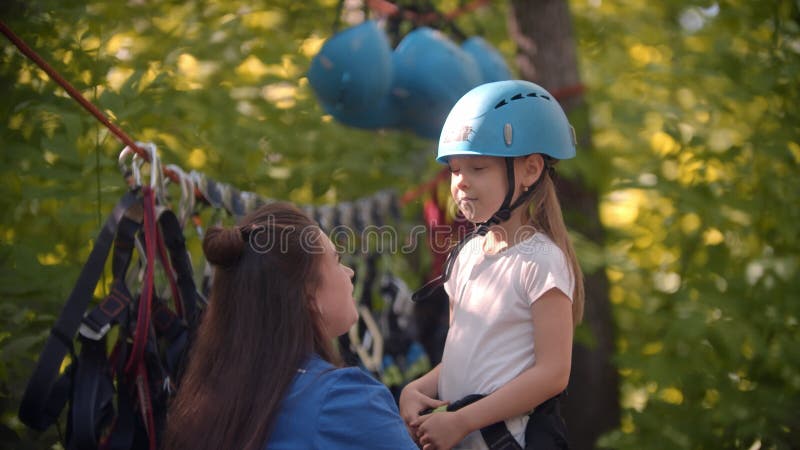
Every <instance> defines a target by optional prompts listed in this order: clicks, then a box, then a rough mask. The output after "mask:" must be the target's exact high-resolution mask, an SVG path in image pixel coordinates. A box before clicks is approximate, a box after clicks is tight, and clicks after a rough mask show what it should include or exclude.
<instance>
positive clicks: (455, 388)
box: [400, 80, 583, 450]
mask: <svg viewBox="0 0 800 450" xmlns="http://www.w3.org/2000/svg"><path fill="white" fill-rule="evenodd" d="M574 156H575V138H574V131H573V130H572V127H571V126H570V125H569V122H568V121H567V118H566V116H565V115H564V112H563V110H562V109H561V106H560V105H559V104H558V103H557V102H556V100H555V98H553V96H552V95H550V94H549V93H548V92H547V91H546V90H544V89H543V88H541V87H540V86H538V85H536V84H533V83H530V82H527V81H520V80H510V81H499V82H494V83H488V84H484V85H481V86H478V87H476V88H474V89H473V90H471V91H470V92H468V93H467V94H465V95H464V97H462V98H461V99H460V100H459V101H458V102H457V103H456V105H455V106H454V107H453V109H452V111H451V112H450V114H449V116H448V117H447V120H446V122H445V124H444V127H443V131H442V134H441V138H440V140H439V150H438V156H437V160H438V161H439V162H442V163H446V164H448V165H449V167H450V171H451V174H452V176H451V185H450V186H451V193H452V196H453V200H455V202H456V204H457V206H458V208H459V210H460V211H461V213H462V214H463V215H464V216H465V217H466V218H467V219H468V220H469V221H471V222H473V223H474V224H475V225H476V229H475V232H474V233H473V234H472V235H470V236H469V237H468V238H465V240H464V241H462V242H461V243H460V244H459V246H457V247H456V249H455V251H454V252H453V253H451V256H450V258H449V261H448V263H447V264H446V267H445V273H444V274H443V277H444V281H445V283H444V288H445V291H446V292H447V294H448V296H449V298H450V330H449V332H448V335H447V340H446V342H445V347H444V354H443V357H442V362H441V364H439V365H438V366H437V367H436V368H434V369H433V370H432V371H430V372H429V373H428V374H426V375H424V376H423V377H421V378H419V379H417V380H415V381H413V382H411V383H409V384H408V385H407V386H406V388H405V389H404V390H403V392H402V394H401V396H400V411H401V414H402V416H403V418H404V420H405V421H406V424H407V426H408V428H409V430H410V431H411V433H412V434H413V435H415V437H416V438H417V440H418V442H419V444H420V445H421V446H422V448H423V449H425V450H428V449H449V448H452V447H454V446H455V447H457V448H464V449H484V448H525V446H526V443H527V445H528V448H536V449H550V448H565V447H566V437H565V435H564V432H565V430H564V424H563V420H561V418H560V415H559V413H558V399H557V396H558V395H559V394H560V393H561V392H562V391H564V389H565V388H566V386H567V382H568V380H569V373H570V361H571V352H572V336H573V329H574V326H575V325H576V324H577V323H578V322H579V321H580V319H581V315H582V312H583V283H582V274H581V270H580V267H579V266H578V262H577V259H576V257H575V252H574V250H573V248H572V244H571V243H570V240H569V237H568V234H567V230H566V228H565V225H564V221H563V218H562V215H561V207H560V206H559V203H558V199H557V197H556V194H555V188H554V185H553V180H552V177H553V170H554V169H553V165H554V164H555V163H556V162H557V161H558V160H561V159H567V158H572V157H574ZM523 205H526V206H527V207H521V206H523ZM473 394H479V395H473ZM554 397H556V398H555V399H554ZM437 398H438V399H440V400H437ZM443 405H449V406H448V407H447V409H446V411H444V412H436V413H434V414H421V412H423V410H425V409H426V408H437V407H442V406H443ZM465 405H466V406H465ZM440 409H441V408H440ZM531 411H533V413H532V412H531ZM478 430H480V432H479V431H478ZM512 438H513V439H512Z"/></svg>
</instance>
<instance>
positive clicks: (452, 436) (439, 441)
mask: <svg viewBox="0 0 800 450" xmlns="http://www.w3.org/2000/svg"><path fill="white" fill-rule="evenodd" d="M410 426H411V428H413V429H415V430H416V432H417V435H416V438H417V442H419V444H420V446H421V447H422V450H449V449H451V448H453V446H454V445H456V444H458V443H459V442H461V440H462V439H464V438H465V437H466V436H467V435H468V434H469V432H470V431H471V430H470V429H468V428H467V425H466V424H465V423H464V422H463V421H462V420H461V416H460V415H458V413H456V412H436V413H432V414H426V415H423V416H419V417H418V418H417V420H416V421H414V422H412V423H411V425H410Z"/></svg>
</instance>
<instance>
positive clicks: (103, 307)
mask: <svg viewBox="0 0 800 450" xmlns="http://www.w3.org/2000/svg"><path fill="white" fill-rule="evenodd" d="M140 227H141V224H140V223H138V222H136V221H134V220H132V219H130V218H128V217H124V218H123V219H122V220H121V221H120V224H119V227H118V230H117V236H116V238H115V239H114V252H113V254H112V257H111V258H112V259H111V261H112V262H111V267H112V269H111V270H112V272H113V276H114V280H113V282H112V284H111V292H110V293H109V295H108V296H107V297H106V298H105V299H103V301H102V302H100V304H99V305H97V306H96V307H95V308H93V309H92V310H91V311H90V312H89V313H88V314H87V315H86V316H85V317H84V318H83V326H85V327H86V329H85V328H81V331H80V333H79V339H80V342H81V351H80V356H79V357H78V360H77V362H76V366H77V369H76V373H75V378H74V380H73V388H72V401H71V402H70V426H69V439H68V440H69V447H70V448H74V449H96V448H98V445H99V444H100V438H101V435H102V433H103V431H104V430H105V429H107V428H108V427H109V426H110V425H111V423H112V421H114V420H115V418H116V417H117V415H118V414H119V413H118V412H117V411H115V410H114V394H115V389H114V380H113V373H112V367H111V365H110V364H109V360H108V357H107V355H106V338H105V335H106V333H107V331H108V329H109V328H110V327H111V325H113V324H118V323H123V324H124V323H127V320H128V316H129V312H130V307H131V305H132V304H133V302H134V300H133V297H132V296H131V294H130V292H128V287H127V286H126V285H125V274H126V272H127V271H128V267H130V262H131V259H132V256H133V248H134V240H135V239H136V233H137V231H138V230H139V228H140ZM122 334H123V335H124V332H123V333H122ZM118 347H119V346H118Z"/></svg>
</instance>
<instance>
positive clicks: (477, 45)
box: [461, 36, 512, 83]
mask: <svg viewBox="0 0 800 450" xmlns="http://www.w3.org/2000/svg"><path fill="white" fill-rule="evenodd" d="M461 48H462V49H464V51H465V52H467V53H469V54H470V55H472V57H473V58H474V59H475V62H476V63H478V67H480V69H481V75H482V76H483V81H482V83H490V82H492V81H502V80H510V79H511V78H512V75H511V69H509V68H508V64H506V60H505V59H504V58H503V55H501V54H500V52H498V51H497V49H496V48H494V47H493V46H492V45H491V44H489V43H488V42H486V40H485V39H483V38H482V37H480V36H473V37H471V38H469V39H467V40H466V41H464V42H462V43H461Z"/></svg>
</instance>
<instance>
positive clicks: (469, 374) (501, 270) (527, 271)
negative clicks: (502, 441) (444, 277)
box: [439, 233, 575, 449]
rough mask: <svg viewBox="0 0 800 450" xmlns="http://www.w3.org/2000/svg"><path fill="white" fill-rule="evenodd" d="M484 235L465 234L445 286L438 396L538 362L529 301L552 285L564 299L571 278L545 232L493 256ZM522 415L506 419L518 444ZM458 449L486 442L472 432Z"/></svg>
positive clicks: (465, 391) (476, 387) (492, 384)
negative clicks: (447, 310)
mask: <svg viewBox="0 0 800 450" xmlns="http://www.w3.org/2000/svg"><path fill="white" fill-rule="evenodd" d="M484 239H485V238H484V237H475V238H473V239H472V240H471V241H469V242H468V243H467V244H466V245H465V246H464V248H463V249H461V252H460V253H459V255H458V258H457V259H456V261H455V264H454V266H453V271H452V273H451V276H450V279H449V280H448V281H447V283H445V290H446V291H447V294H448V296H449V297H450V303H451V305H452V307H453V320H452V323H451V324H450V330H449V331H448V333H447V340H446V341H445V346H444V353H443V355H442V366H441V372H440V374H439V398H441V399H442V400H446V401H449V402H452V401H455V400H458V399H460V398H462V397H465V396H467V395H469V394H484V395H488V394H491V393H492V392H494V391H496V390H497V389H499V388H500V387H501V386H503V385H505V384H506V383H508V382H509V381H511V380H512V379H514V378H515V377H516V376H517V375H519V374H520V373H522V372H523V371H525V370H526V369H528V368H530V367H531V366H533V364H534V362H536V354H535V352H534V350H535V345H534V341H533V322H532V321H531V305H533V302H535V301H536V300H538V299H539V297H541V295H542V294H544V293H545V292H547V291H549V290H550V289H552V288H557V289H559V290H561V291H562V292H563V293H564V294H565V295H566V296H567V297H569V299H570V300H572V291H573V288H574V285H575V284H574V277H573V275H572V271H571V270H570V268H569V264H568V262H567V259H566V257H565V256H564V253H563V252H562V251H561V249H559V248H558V246H556V245H555V244H554V243H553V241H551V240H550V238H548V237H547V236H546V235H545V234H542V233H536V234H534V235H533V236H531V237H529V238H528V239H526V240H524V241H522V242H520V243H518V244H516V245H514V246H512V247H510V248H508V249H506V250H505V251H502V252H500V253H497V254H494V255H488V254H485V253H484V251H483V243H484ZM527 422H528V417H527V416H526V415H522V416H519V417H515V418H512V419H509V420H506V426H507V427H508V430H509V431H510V432H511V434H513V435H514V437H515V438H516V439H517V441H518V442H519V444H520V445H521V446H522V447H523V448H524V443H525V426H526V425H527ZM455 448H458V449H486V448H487V447H486V444H485V443H484V442H483V438H482V437H481V435H480V431H476V432H473V433H471V434H470V435H468V436H467V437H466V438H465V439H464V440H463V441H462V442H461V443H460V444H459V445H458V446H456V447H455Z"/></svg>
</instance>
